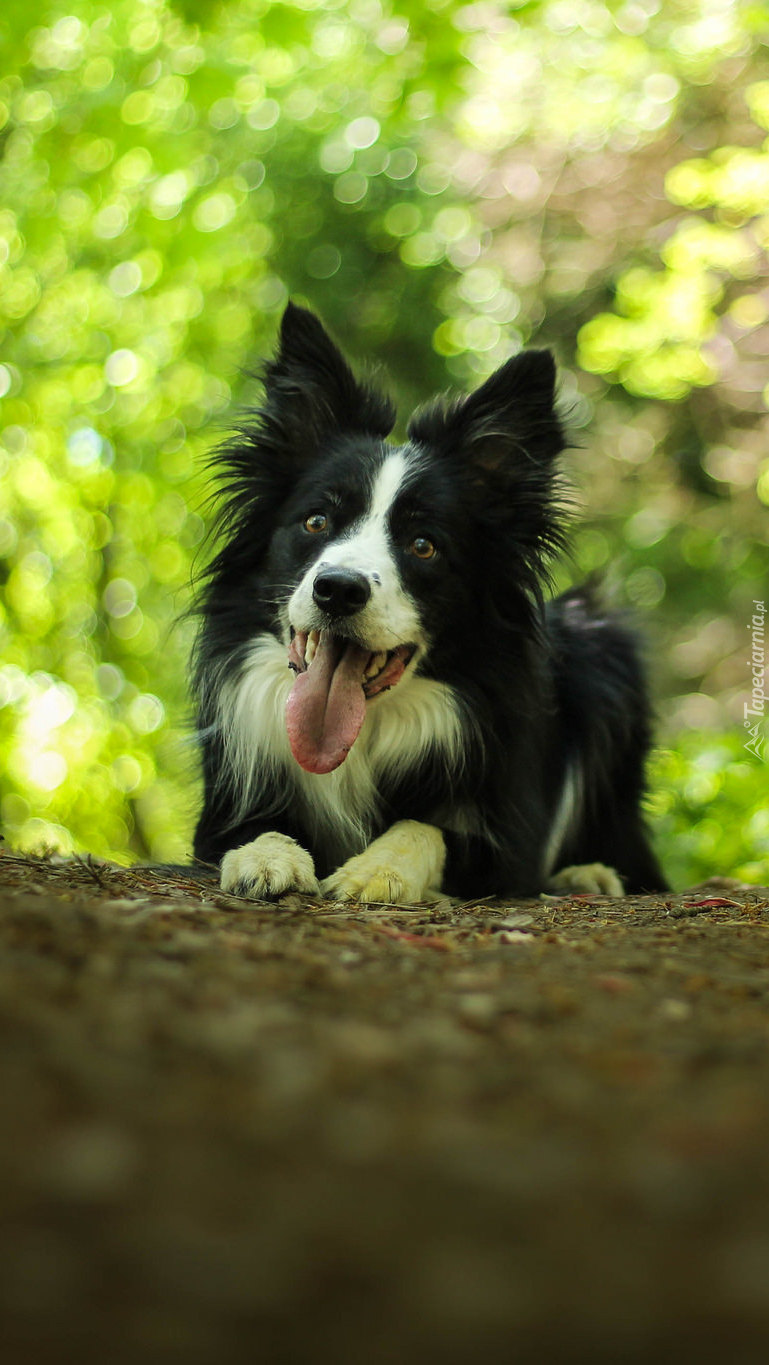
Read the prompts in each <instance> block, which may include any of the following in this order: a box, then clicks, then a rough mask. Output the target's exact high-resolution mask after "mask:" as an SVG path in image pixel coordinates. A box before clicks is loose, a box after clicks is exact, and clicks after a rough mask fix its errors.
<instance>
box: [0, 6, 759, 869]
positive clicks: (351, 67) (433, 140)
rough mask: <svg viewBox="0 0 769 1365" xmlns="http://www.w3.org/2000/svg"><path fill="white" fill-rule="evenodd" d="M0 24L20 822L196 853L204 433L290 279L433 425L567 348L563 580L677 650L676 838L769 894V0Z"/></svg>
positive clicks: (11, 791) (13, 17) (110, 9)
mask: <svg viewBox="0 0 769 1365" xmlns="http://www.w3.org/2000/svg"><path fill="white" fill-rule="evenodd" d="M0 31H1V32H2V35H3V39H4V45H3V61H2V67H1V68H0V70H2V72H3V75H2V78H1V79H0V138H2V201H1V203H0V327H2V331H1V332H0V335H1V336H2V349H1V351H0V401H1V402H2V415H1V416H0V475H1V476H2V483H1V485H0V557H1V558H2V571H3V599H2V620H1V622H0V630H1V631H2V665H0V755H1V756H2V766H3V770H4V784H3V791H2V815H3V824H4V828H5V831H6V837H7V838H8V839H9V840H11V841H13V842H14V843H17V844H21V845H24V846H29V845H31V844H40V843H41V842H48V843H49V844H54V845H57V846H59V847H62V848H72V847H75V848H80V849H90V850H92V851H93V852H95V853H97V854H107V855H111V856H113V857H118V858H127V857H131V856H137V855H138V856H142V857H145V856H151V857H154V858H182V857H184V856H185V854H186V852H187V850H188V847H189V840H190V833H191V828H192V821H193V818H194V810H195V804H196V799H197V786H196V782H197V778H196V760H195V748H194V742H193V737H192V733H191V729H190V726H189V717H188V714H187V705H188V703H187V698H186V695H185V678H186V657H187V654H188V651H189V646H190V635H191V627H190V625H189V622H183V623H182V624H181V625H179V624H176V623H177V622H178V621H179V618H180V617H181V615H182V613H183V610H184V608H185V607H186V605H187V604H188V601H189V581H190V576H191V571H192V567H193V564H194V561H195V558H196V556H197V555H199V554H200V553H201V545H202V541H203V536H204V532H205V523H206V504H205V494H206V487H205V480H204V477H203V473H202V469H203V459H202V457H203V455H204V453H205V452H206V451H207V450H208V449H210V447H211V446H212V445H213V444H214V443H215V442H216V441H217V439H219V436H220V435H221V434H222V433H223V432H224V431H226V427H227V422H228V420H229V417H230V414H231V413H232V412H233V411H234V409H235V407H236V406H237V404H238V403H240V402H248V401H253V398H254V397H255V388H254V384H253V381H252V380H251V379H250V378H249V374H248V367H249V366H250V365H253V364H254V361H255V359H256V358H257V357H258V356H259V354H260V353H263V352H264V351H265V350H268V349H269V348H270V346H271V344H272V339H273V336H274V332H275V327H276V323H277V318H278V316H279V314H280V312H281V310H282V308H283V306H284V304H285V301H286V299H287V298H288V296H289V294H291V295H292V296H294V297H298V298H300V299H303V300H305V301H307V302H309V303H310V304H311V305H312V306H314V307H315V308H316V309H317V310H318V311H319V312H320V314H321V315H322V316H323V318H324V320H325V321H326V323H327V324H328V325H329V326H330V327H331V328H332V330H334V331H335V332H336V334H337V336H338V338H339V340H340V342H341V343H342V344H343V346H344V347H345V349H346V350H347V351H348V352H349V353H351V354H353V355H356V354H357V355H359V356H362V357H367V358H369V359H376V360H378V361H381V362H382V363H383V364H384V366H385V367H386V368H387V370H388V371H389V373H390V376H391V379H392V385H393V388H394V390H395V391H396V392H397V393H398V394H399V395H400V397H401V398H402V402H403V407H404V409H406V410H408V408H409V407H410V406H411V405H413V404H414V403H415V402H417V401H420V400H422V399H424V398H425V397H426V396H428V395H429V394H430V393H431V392H433V391H435V390H436V389H440V388H443V387H445V386H446V384H447V383H453V384H456V385H458V386H464V385H468V384H471V383H474V382H477V380H478V378H479V377H482V376H484V375H485V374H487V373H488V372H489V371H490V370H491V369H492V368H494V366H495V365H497V364H498V363H500V361H501V360H503V359H504V358H505V357H506V356H507V355H508V354H509V353H510V351H511V350H512V349H515V348H516V347H519V346H521V345H524V344H527V343H529V342H530V341H532V340H534V341H536V344H538V345H549V346H552V347H553V349H554V350H555V351H556V354H557V356H558V359H559V362H560V365H561V370H562V391H563V396H564V400H565V402H566V404H567V405H568V406H569V407H570V409H571V421H572V425H573V427H574V428H575V429H576V432H577V436H578V447H579V448H578V449H577V450H576V451H575V452H573V455H572V461H571V463H572V472H573V476H574V481H575V484H576V485H577V486H578V487H579V488H580V490H581V498H582V501H583V503H584V507H585V509H587V510H586V511H585V512H584V514H583V516H582V518H581V520H580V527H579V531H578V534H577V539H576V545H577V548H576V555H575V565H574V566H573V567H572V568H571V569H570V570H569V572H570V573H572V574H574V573H577V572H583V571H586V570H592V569H601V570H603V571H606V572H607V573H608V577H609V580H610V582H611V581H613V582H615V583H616V584H618V585H620V587H619V588H618V591H621V593H622V594H623V595H624V597H625V599H626V600H628V601H629V602H630V603H631V604H633V605H634V606H635V607H636V608H637V609H639V610H640V612H641V613H642V614H643V616H644V618H645V624H646V627H647V631H648V633H649V635H650V656H651V660H652V674H653V676H654V678H655V681H656V684H657V694H658V699H659V711H660V721H661V730H662V735H663V743H664V745H665V746H666V747H665V748H663V749H662V750H661V751H660V753H659V754H658V756H657V759H656V762H655V768H654V778H655V789H654V794H653V808H654V814H655V819H656V821H657V825H658V828H659V832H660V842H661V852H662V856H663V859H664V860H665V861H666V862H667V863H668V865H669V867H670V869H671V873H672V874H673V875H674V877H675V878H676V880H677V881H678V882H679V883H685V882H687V881H691V880H692V879H694V878H696V877H702V876H705V875H707V874H708V873H710V872H714V871H718V872H730V871H732V870H735V869H736V870H739V871H740V873H741V874H743V875H745V876H746V877H749V878H750V879H753V880H760V879H761V878H762V877H763V878H766V877H767V859H768V857H769V828H768V827H767V804H768V803H767V786H766V765H765V762H763V761H762V757H761V752H762V750H761V749H760V746H759V752H758V753H751V752H749V751H748V750H746V749H745V748H744V740H745V734H744V731H743V719H744V717H743V707H744V704H745V701H746V699H747V697H748V696H749V693H750V687H751V685H752V683H751V675H750V669H749V666H748V663H747V659H748V649H749V646H748V644H747V643H746V642H748V641H749V640H750V636H749V635H748V634H747V630H748V629H749V623H750V621H751V617H752V614H753V612H754V610H755V608H754V606H753V604H754V602H755V601H757V600H759V601H760V600H765V598H766V596H767V566H768V556H767V505H768V504H769V459H768V458H767V449H766V442H765V437H764V434H763V433H764V419H765V412H766V400H767V380H768V379H769V375H768V374H767V363H766V362H767V355H769V291H767V287H766V264H767V262H766V252H767V243H768V242H769V151H767V144H766V141H765V133H766V129H767V127H769V83H767V81H766V79H765V74H766V66H765V60H764V59H765V55H766V46H765V44H766V40H767V36H768V35H769V10H767V7H766V5H765V4H760V3H756V4H752V5H744V4H740V3H737V0H626V2H623V3H617V2H616V0H539V2H537V0H522V2H521V3H499V2H498V0H485V2H484V3H471V4H464V3H458V0H420V2H419V3H416V0H352V3H340V2H338V0H331V2H330V3H319V2H318V0H290V2H289V3H283V4H277V3H276V4H270V3H267V0H235V2H233V3H228V4H214V3H209V0H176V2H175V3H172V2H171V0H113V3H111V4H110V5H109V6H106V5H103V4H101V3H98V2H97V0H92V2H89V0H72V2H71V3H68V0H61V3H47V0H43V3H42V5H41V7H40V8H39V9H38V8H35V9H34V11H32V10H30V8H29V6H22V5H21V4H20V3H18V0H11V2H10V3H9V0H6V5H5V7H4V9H3V15H2V18H0ZM564 574H565V571H564Z"/></svg>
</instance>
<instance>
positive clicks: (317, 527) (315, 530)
mask: <svg viewBox="0 0 769 1365" xmlns="http://www.w3.org/2000/svg"><path fill="white" fill-rule="evenodd" d="M327 527H328V517H327V516H326V515H325V514H324V513H323V512H312V513H311V514H310V516H309V517H306V518H305V522H304V529H305V531H309V532H310V533H311V534H312V535H314V536H317V535H320V533H321V531H325V530H326V528H327Z"/></svg>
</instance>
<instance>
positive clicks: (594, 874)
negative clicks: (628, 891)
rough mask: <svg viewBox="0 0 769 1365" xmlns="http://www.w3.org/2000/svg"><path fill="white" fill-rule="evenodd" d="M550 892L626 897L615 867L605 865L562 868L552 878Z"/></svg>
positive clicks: (584, 864) (582, 864)
mask: <svg viewBox="0 0 769 1365" xmlns="http://www.w3.org/2000/svg"><path fill="white" fill-rule="evenodd" d="M548 891H559V892H562V893H563V894H564V895H568V894H569V892H570V891H577V892H580V891H582V892H588V893H589V892H592V893H593V895H598V896H624V894H625V888H624V886H623V885H622V882H621V881H620V878H619V876H618V875H617V873H616V872H615V871H614V868H613V867H606V866H605V865H604V864H603V863H581V864H579V865H577V866H575V867H562V868H561V870H560V872H556V874H555V876H554V877H551V878H550V881H549V883H548Z"/></svg>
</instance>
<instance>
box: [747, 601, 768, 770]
mask: <svg viewBox="0 0 769 1365" xmlns="http://www.w3.org/2000/svg"><path fill="white" fill-rule="evenodd" d="M753 607H754V613H753V616H752V617H751V619H750V621H749V622H748V630H749V631H750V632H751V636H750V639H751V651H750V658H749V659H748V668H749V669H750V673H751V693H750V701H746V702H745V703H744V705H743V708H742V711H743V724H744V726H745V729H746V730H747V731H748V733H749V736H750V737H749V739H747V740H746V741H745V748H746V749H747V750H748V752H749V753H751V754H755V755H756V758H763V757H764V743H765V741H764V737H763V735H762V734H761V725H762V721H763V719H764V716H765V713H766V712H765V708H766V692H765V690H764V686H765V683H766V644H765V634H764V622H765V620H766V607H765V606H764V603H763V602H754V603H753Z"/></svg>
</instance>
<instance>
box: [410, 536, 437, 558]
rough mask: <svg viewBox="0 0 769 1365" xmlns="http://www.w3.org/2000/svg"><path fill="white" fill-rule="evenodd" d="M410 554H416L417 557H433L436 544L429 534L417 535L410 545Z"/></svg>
mask: <svg viewBox="0 0 769 1365" xmlns="http://www.w3.org/2000/svg"><path fill="white" fill-rule="evenodd" d="M409 554H412V555H416V557H417V559H432V557H433V555H434V554H435V546H434V545H433V542H432V541H431V540H428V539H427V536H416V537H415V538H414V540H412V542H411V544H410V545H409Z"/></svg>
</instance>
